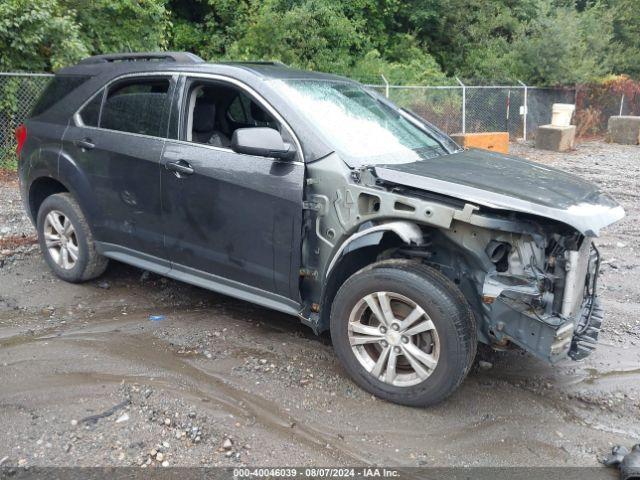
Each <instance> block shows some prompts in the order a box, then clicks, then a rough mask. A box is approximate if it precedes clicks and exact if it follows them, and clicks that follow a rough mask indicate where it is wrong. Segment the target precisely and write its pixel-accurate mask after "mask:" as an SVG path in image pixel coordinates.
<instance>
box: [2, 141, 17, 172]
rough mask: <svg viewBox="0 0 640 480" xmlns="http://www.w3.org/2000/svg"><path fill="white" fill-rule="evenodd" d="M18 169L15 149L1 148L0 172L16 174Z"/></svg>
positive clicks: (10, 147)
mask: <svg viewBox="0 0 640 480" xmlns="http://www.w3.org/2000/svg"><path fill="white" fill-rule="evenodd" d="M17 169H18V157H17V156H16V152H15V147H13V146H7V147H2V148H0V170H8V171H10V172H15V171H16V170H17Z"/></svg>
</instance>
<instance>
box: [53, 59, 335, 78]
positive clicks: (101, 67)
mask: <svg viewBox="0 0 640 480" xmlns="http://www.w3.org/2000/svg"><path fill="white" fill-rule="evenodd" d="M160 70H170V71H183V72H199V73H220V74H224V73H230V70H242V71H245V72H250V73H253V74H254V75H256V76H258V77H261V78H279V79H318V80H320V79H322V80H341V81H346V80H347V79H346V78H344V77H339V76H337V75H331V74H327V73H320V72H311V71H307V70H298V69H295V68H289V67H287V66H286V65H285V64H283V63H281V62H260V61H248V62H219V63H207V62H205V61H204V60H203V59H202V58H200V57H198V56H197V55H194V54H193V53H189V52H139V53H116V54H106V55H95V56H93V57H88V58H85V59H83V60H81V61H80V62H79V63H77V64H76V65H73V66H70V67H66V68H63V69H61V70H59V71H58V72H57V74H58V75H89V76H96V75H101V74H103V73H111V74H113V75H120V74H125V73H137V72H153V71H160Z"/></svg>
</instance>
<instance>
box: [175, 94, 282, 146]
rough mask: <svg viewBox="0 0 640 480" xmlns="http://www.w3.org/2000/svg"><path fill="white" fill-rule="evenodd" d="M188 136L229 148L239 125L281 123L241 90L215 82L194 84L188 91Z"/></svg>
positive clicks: (241, 126) (204, 142) (198, 140)
mask: <svg viewBox="0 0 640 480" xmlns="http://www.w3.org/2000/svg"><path fill="white" fill-rule="evenodd" d="M188 95H189V96H188V98H189V101H188V107H187V122H186V132H185V139H186V140H187V141H190V142H196V143H203V144H207V145H212V146H216V147H223V148H228V147H229V146H230V145H231V137H232V136H233V132H234V131H235V130H237V129H239V128H253V127H269V128H273V129H276V130H279V125H278V122H277V121H275V120H274V119H273V117H272V116H271V115H270V114H269V113H267V112H266V111H265V110H264V109H263V108H262V107H261V106H260V105H258V104H257V103H256V102H255V101H253V100H252V99H251V98H250V97H249V96H248V95H247V94H245V93H244V92H242V91H241V90H239V89H237V88H234V87H229V86H226V85H219V84H214V83H194V84H193V85H191V87H190V89H189V93H188Z"/></svg>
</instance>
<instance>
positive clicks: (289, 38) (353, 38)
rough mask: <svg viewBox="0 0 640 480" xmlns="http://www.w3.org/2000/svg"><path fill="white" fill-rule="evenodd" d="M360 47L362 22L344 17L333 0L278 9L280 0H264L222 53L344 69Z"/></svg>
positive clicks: (312, 0) (315, 0) (360, 51)
mask: <svg viewBox="0 0 640 480" xmlns="http://www.w3.org/2000/svg"><path fill="white" fill-rule="evenodd" d="M365 46H366V37H365V35H364V32H363V25H362V22H361V21H354V20H350V19H348V18H347V17H346V16H345V15H344V13H343V12H342V11H341V10H340V9H339V8H338V7H335V6H334V5H333V2H329V1H323V0H307V1H305V2H303V3H300V4H298V5H295V6H293V7H292V8H290V9H287V10H282V4H281V2H278V1H269V0H267V1H265V2H264V3H262V4H261V5H260V7H259V8H257V9H256V10H255V12H254V13H253V15H252V17H251V19H250V21H249V24H248V25H247V29H246V32H245V34H244V36H243V37H242V38H240V39H239V40H238V41H237V42H236V43H235V44H234V45H233V46H232V47H231V48H230V49H229V50H228V51H227V55H229V56H232V57H233V58H236V59H265V60H280V61H282V62H284V63H286V64H289V65H292V66H297V67H302V68H310V69H315V70H324V71H332V72H346V71H347V70H348V68H349V67H350V65H351V64H352V62H353V58H354V57H356V56H358V55H361V54H363V48H364V47H365Z"/></svg>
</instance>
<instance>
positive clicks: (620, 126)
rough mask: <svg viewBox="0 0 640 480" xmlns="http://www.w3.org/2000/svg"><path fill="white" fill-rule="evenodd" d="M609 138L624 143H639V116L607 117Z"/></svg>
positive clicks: (614, 141)
mask: <svg viewBox="0 0 640 480" xmlns="http://www.w3.org/2000/svg"><path fill="white" fill-rule="evenodd" d="M608 130H609V140H611V141H612V142H613V143H622V144H624V145H638V143H640V117H632V116H630V115H614V116H612V117H609V124H608Z"/></svg>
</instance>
